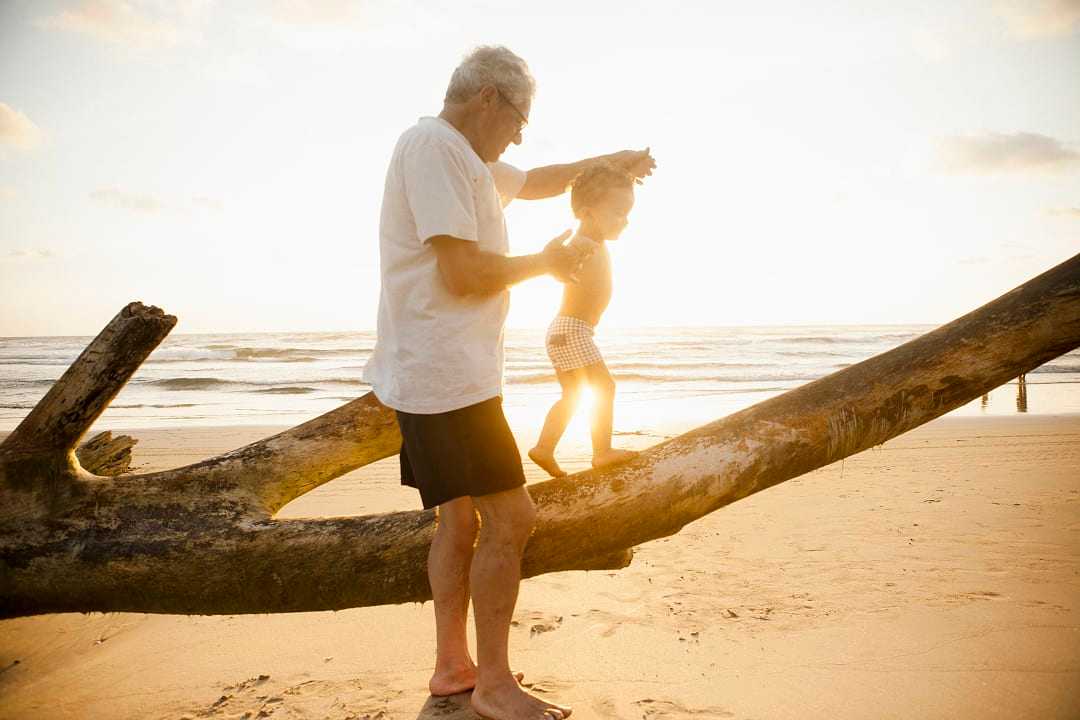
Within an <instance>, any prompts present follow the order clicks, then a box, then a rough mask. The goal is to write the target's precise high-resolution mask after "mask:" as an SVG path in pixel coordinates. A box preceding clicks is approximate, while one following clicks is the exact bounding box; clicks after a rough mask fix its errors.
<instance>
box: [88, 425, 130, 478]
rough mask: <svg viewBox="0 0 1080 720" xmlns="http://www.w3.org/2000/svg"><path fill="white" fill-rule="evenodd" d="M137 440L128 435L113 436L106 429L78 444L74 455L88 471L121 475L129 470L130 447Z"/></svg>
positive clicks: (96, 473)
mask: <svg viewBox="0 0 1080 720" xmlns="http://www.w3.org/2000/svg"><path fill="white" fill-rule="evenodd" d="M138 442H139V441H138V440H136V439H135V438H133V437H131V436H130V435H119V436H117V437H113V436H112V433H111V432H109V431H108V430H106V431H105V432H99V433H98V434H97V435H95V436H94V437H92V438H90V439H89V440H87V441H86V442H84V443H83V444H82V445H80V446H79V448H78V450H76V451H75V457H76V459H78V461H79V465H81V466H82V468H83V469H84V470H86V472H88V473H93V474H94V475H122V474H123V473H126V472H128V471H129V470H131V448H133V447H134V446H135V444H136V443H138Z"/></svg>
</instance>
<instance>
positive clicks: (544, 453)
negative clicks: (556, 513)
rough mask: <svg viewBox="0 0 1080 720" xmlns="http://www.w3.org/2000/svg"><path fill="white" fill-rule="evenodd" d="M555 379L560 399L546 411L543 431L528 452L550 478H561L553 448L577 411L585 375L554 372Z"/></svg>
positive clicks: (563, 472)
mask: <svg viewBox="0 0 1080 720" xmlns="http://www.w3.org/2000/svg"><path fill="white" fill-rule="evenodd" d="M555 377H556V378H558V380H559V385H560V386H561V387H562V397H560V398H559V399H558V400H556V401H555V404H554V405H552V406H551V410H549V411H548V414H547V417H546V418H545V419H544V429H543V430H541V431H540V438H539V439H538V440H537V441H536V447H534V448H533V449H532V450H530V451H529V457H530V458H532V461H533V462H534V463H536V464H537V465H539V466H540V467H542V468H544V470H546V471H547V473H548V474H549V475H551V476H552V477H562V476H563V475H565V474H566V472H565V471H564V470H563V469H562V468H561V467H559V464H558V463H557V462H555V446H556V445H558V444H559V440H560V439H561V438H562V436H563V433H564V432H566V426H567V425H569V424H570V418H572V417H573V416H574V410H576V409H577V403H578V398H579V397H580V394H581V383H582V382H583V381H584V380H585V375H584V373H583V372H582V371H581V370H556V371H555Z"/></svg>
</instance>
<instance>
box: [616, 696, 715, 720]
mask: <svg viewBox="0 0 1080 720" xmlns="http://www.w3.org/2000/svg"><path fill="white" fill-rule="evenodd" d="M634 704H635V705H637V706H638V707H639V708H641V712H642V718H644V720H654V719H655V720H682V718H693V720H719V719H720V718H732V717H735V713H733V712H730V711H728V710H724V709H723V708H718V707H703V708H690V707H687V706H686V705H683V704H681V703H677V702H675V701H673V700H653V699H651V698H646V699H644V700H637V701H635V702H634Z"/></svg>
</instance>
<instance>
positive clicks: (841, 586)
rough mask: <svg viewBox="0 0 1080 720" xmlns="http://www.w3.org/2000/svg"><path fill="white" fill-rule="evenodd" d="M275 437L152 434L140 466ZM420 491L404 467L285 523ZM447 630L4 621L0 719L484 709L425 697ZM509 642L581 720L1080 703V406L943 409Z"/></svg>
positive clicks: (535, 583) (289, 618)
mask: <svg viewBox="0 0 1080 720" xmlns="http://www.w3.org/2000/svg"><path fill="white" fill-rule="evenodd" d="M268 432H269V430H268V429H266V428H261V429H260V428H228V429H221V428H203V429H198V428H196V429H183V430H171V431H170V430H154V431H145V430H144V431H138V432H137V433H135V434H136V435H137V436H139V437H140V438H141V439H142V442H141V443H140V445H138V446H137V447H136V460H137V462H141V463H143V464H144V465H145V469H156V468H163V467H167V466H175V465H178V464H184V463H186V462H190V461H194V460H198V459H201V458H202V457H205V456H207V455H212V454H215V453H217V452H220V451H222V450H226V449H230V448H233V447H236V446H239V445H242V444H244V443H246V442H249V441H251V440H253V439H256V438H258V437H261V436H263V435H265V434H267V433H268ZM519 440H520V441H521V442H522V445H523V447H528V446H529V445H527V444H526V442H528V441H529V440H531V438H523V437H522V438H519ZM631 440H634V438H631ZM636 440H637V441H638V442H639V444H648V443H650V442H652V441H653V439H651V438H648V437H640V438H636ZM583 463H584V457H578V458H576V460H575V461H573V462H571V463H568V465H569V466H570V468H571V469H575V467H580V466H581V465H582V464H583ZM534 479H539V475H538V474H537V475H535V476H534ZM416 504H417V500H416V498H415V496H414V495H413V493H412V492H411V491H408V490H405V489H402V488H400V487H398V486H397V477H396V459H390V460H388V461H384V462H382V463H379V464H377V465H374V466H372V467H370V468H366V469H364V470H362V471H358V472H356V473H353V474H351V475H349V476H346V477H343V478H340V479H339V480H336V481H335V482H333V483H331V484H329V485H327V486H324V487H322V488H319V489H318V490H316V491H315V492H313V493H311V494H309V495H308V496H305V497H303V498H301V499H299V500H297V501H296V502H294V503H293V504H291V505H290V506H289V507H287V508H286V509H285V511H284V512H283V514H288V515H305V514H306V515H317V514H350V513H369V512H382V511H386V510H390V509H403V508H412V507H416ZM431 638H432V618H431V607H430V605H429V606H419V605H406V606H396V607H379V608H360V609H355V610H349V611H344V612H338V613H305V614H295V615H277V616H224V617H180V616H167V615H137V614H113V615H89V616H83V615H52V616H44V617H33V618H21V619H16V620H8V621H4V622H2V623H0V718H5V719H7V718H11V719H15V718H19V719H23V718H184V717H186V718H265V717H271V718H356V719H359V718H421V717H424V718H427V717H432V718H434V717H440V718H455V717H461V718H465V717H472V715H471V713H469V712H468V711H467V710H463V709H462V705H461V701H462V698H461V697H458V698H451V699H449V700H442V701H435V700H433V699H430V698H429V697H428V695H427V693H426V691H425V689H424V688H425V687H426V681H427V675H428V672H429V670H430V664H431V660H432V641H431ZM511 647H512V656H513V659H514V663H515V666H516V667H517V668H518V669H521V670H523V671H525V673H526V674H527V678H526V679H527V681H529V682H532V683H533V684H534V689H535V690H536V691H538V692H541V693H548V694H550V696H551V697H553V698H558V699H559V700H560V701H564V702H568V703H571V704H572V705H573V706H574V708H575V712H574V717H575V718H581V719H582V720H584V719H585V718H646V719H660V718H672V719H674V718H683V717H686V718H690V717H694V718H702V719H707V720H711V719H712V718H758V719H761V720H764V719H767V718H769V719H771V718H800V719H805V718H923V719H926V718H980V720H982V719H988V718H1009V719H1010V720H1015V719H1016V718H1077V717H1080V416H1061V417H1052V416H1014V417H1009V418H974V419H971V418H945V419H942V420H938V421H936V422H934V423H931V424H930V425H928V426H926V427H924V428H921V429H919V430H916V431H914V432H912V433H909V434H908V435H906V436H904V437H902V438H899V439H897V440H894V441H891V442H889V443H887V444H886V445H885V446H883V447H881V448H878V449H874V450H871V451H868V452H865V453H863V454H861V455H859V456H856V457H854V458H849V459H848V460H847V461H845V462H843V463H837V464H835V465H833V466H830V467H828V468H824V469H822V470H819V471H817V472H815V473H812V474H810V475H807V476H804V477H802V478H799V479H796V480H793V481H790V482H788V483H785V484H783V485H781V486H779V487H776V488H773V489H771V490H769V491H766V492H764V493H760V494H758V495H756V496H753V497H751V498H748V499H746V500H743V501H741V502H738V503H736V504H735V505H732V506H730V507H728V508H725V509H722V510H720V511H718V512H716V513H714V514H713V515H711V516H709V517H708V518H705V519H704V520H701V521H699V522H697V523H695V524H693V525H691V526H689V527H687V528H685V529H684V530H683V531H682V532H681V533H679V534H678V535H677V536H674V537H671V538H666V539H663V540H659V541H655V542H652V543H649V544H648V545H646V546H644V547H642V548H640V549H639V550H638V553H637V556H636V559H635V561H634V563H633V565H632V566H631V567H629V568H627V569H625V570H623V571H620V572H610V573H609V572H596V573H587V574H586V573H562V574H557V575H548V576H544V577H542V578H537V579H534V580H529V581H526V582H525V583H524V585H523V587H522V593H521V598H520V600H519V602H518V610H517V613H516V619H515V623H514V627H513V628H512V629H511Z"/></svg>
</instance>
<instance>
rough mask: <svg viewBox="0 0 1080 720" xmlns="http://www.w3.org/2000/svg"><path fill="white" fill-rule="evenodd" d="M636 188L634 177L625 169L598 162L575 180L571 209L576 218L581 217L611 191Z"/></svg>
mask: <svg viewBox="0 0 1080 720" xmlns="http://www.w3.org/2000/svg"><path fill="white" fill-rule="evenodd" d="M619 188H630V189H633V188H634V176H633V175H631V174H630V173H629V172H628V171H627V170H625V169H624V168H622V167H620V166H618V165H616V164H614V163H611V162H606V161H604V162H598V163H594V164H593V165H590V166H589V167H588V168H587V169H586V170H585V171H584V172H582V173H581V174H580V175H578V176H577V177H576V178H574V182H573V187H572V189H571V190H570V207H571V208H572V209H573V211H574V217H578V218H580V217H581V212H582V211H583V210H584V209H585V208H588V207H592V206H594V205H595V204H596V203H598V202H599V201H600V199H601V198H603V197H604V195H606V194H607V193H608V191H610V190H615V189H619Z"/></svg>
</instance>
